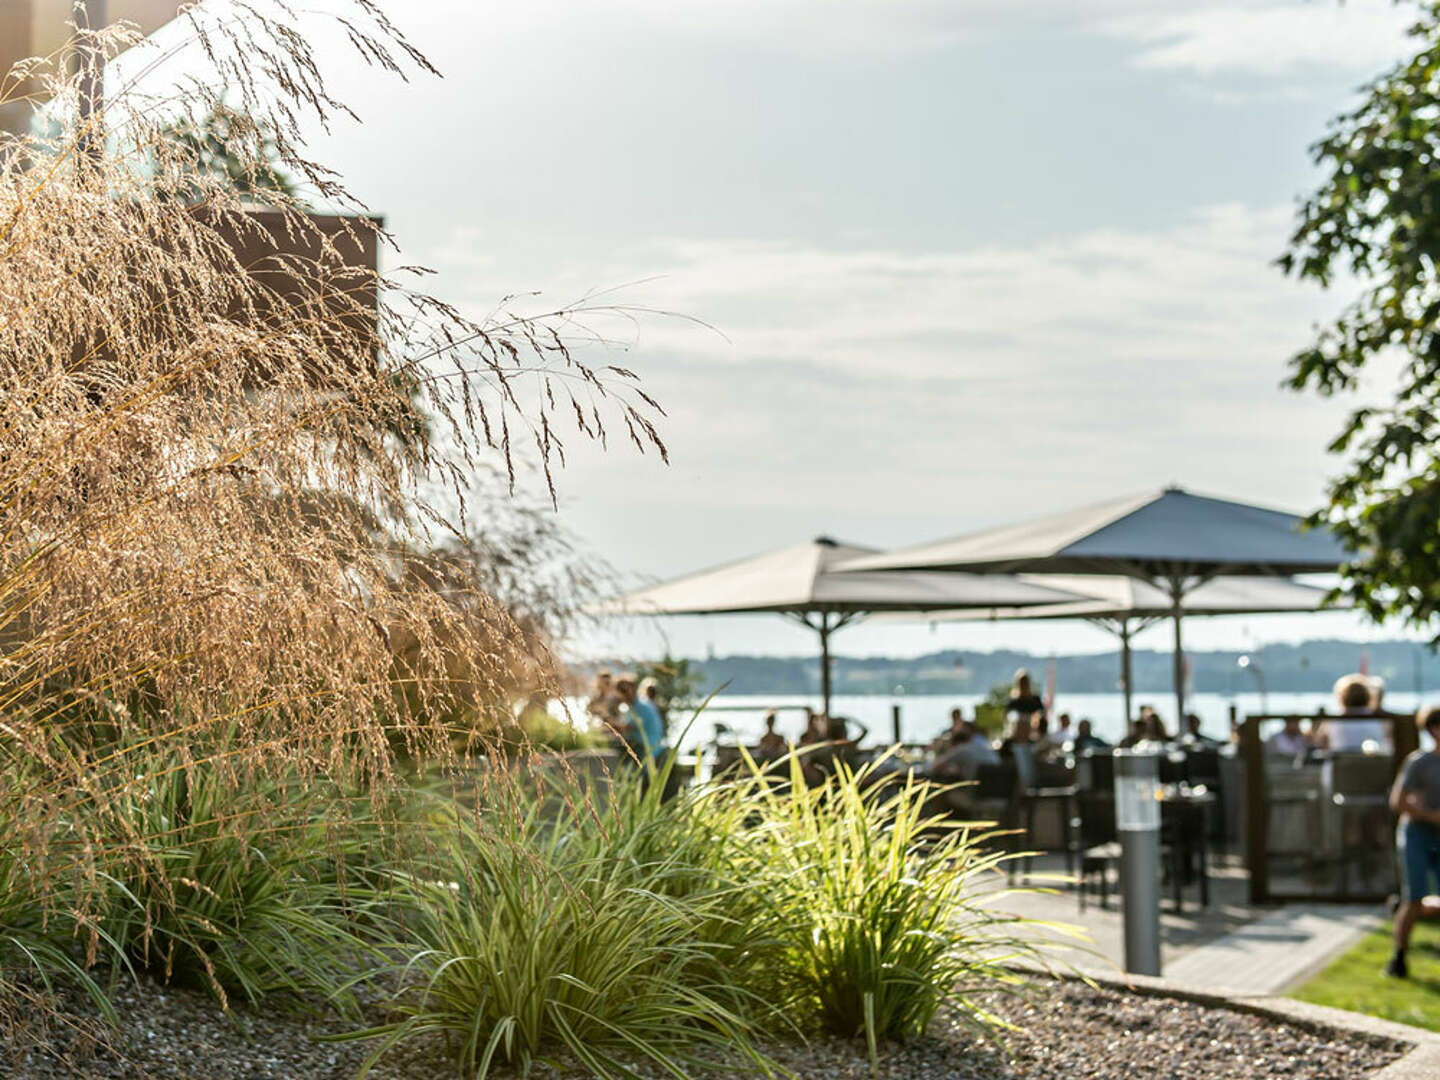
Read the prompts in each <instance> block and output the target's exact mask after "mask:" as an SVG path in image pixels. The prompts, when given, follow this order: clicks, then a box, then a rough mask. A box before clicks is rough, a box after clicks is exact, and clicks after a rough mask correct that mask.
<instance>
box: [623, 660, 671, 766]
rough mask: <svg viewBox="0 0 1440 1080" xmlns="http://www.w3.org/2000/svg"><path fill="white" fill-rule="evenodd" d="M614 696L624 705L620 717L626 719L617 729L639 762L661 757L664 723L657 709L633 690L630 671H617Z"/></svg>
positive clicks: (632, 678) (662, 755) (662, 753)
mask: <svg viewBox="0 0 1440 1080" xmlns="http://www.w3.org/2000/svg"><path fill="white" fill-rule="evenodd" d="M615 696H616V697H617V698H619V699H620V704H621V705H622V706H623V707H624V709H625V714H624V716H623V717H622V719H623V720H624V721H626V722H625V723H624V725H623V727H622V728H621V732H622V734H623V735H624V736H625V742H626V744H627V745H628V746H629V747H630V749H631V750H633V751H634V753H635V756H636V757H637V758H639V759H640V761H641V762H645V761H647V760H649V761H658V760H659V759H660V758H662V757H664V756H665V724H664V721H662V720H661V719H660V710H659V709H657V708H656V707H655V706H654V705H653V704H652V703H650V702H648V701H646V700H645V699H644V698H641V697H640V696H639V695H638V694H637V693H636V687H635V676H634V675H621V676H620V677H619V678H618V679H616V680H615Z"/></svg>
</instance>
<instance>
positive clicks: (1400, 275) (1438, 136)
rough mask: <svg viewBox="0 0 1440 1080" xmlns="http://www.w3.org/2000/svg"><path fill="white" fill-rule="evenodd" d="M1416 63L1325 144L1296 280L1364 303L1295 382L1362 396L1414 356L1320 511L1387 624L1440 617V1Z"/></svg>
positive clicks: (1290, 258)
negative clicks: (1341, 281)
mask: <svg viewBox="0 0 1440 1080" xmlns="http://www.w3.org/2000/svg"><path fill="white" fill-rule="evenodd" d="M1411 35H1412V38H1413V40H1414V42H1415V45H1416V51H1415V54H1414V55H1413V56H1412V57H1411V58H1410V59H1409V60H1407V61H1405V62H1403V63H1401V64H1399V65H1397V66H1396V67H1395V68H1393V69H1392V70H1391V71H1389V72H1387V73H1386V74H1385V75H1383V76H1381V77H1380V78H1379V79H1377V80H1376V81H1375V82H1373V83H1372V84H1370V86H1368V87H1367V88H1366V90H1365V93H1364V99H1363V101H1362V103H1361V104H1360V106H1359V107H1358V108H1357V109H1355V110H1353V111H1352V112H1349V113H1346V114H1345V115H1342V116H1340V117H1339V118H1338V119H1336V120H1335V121H1334V123H1333V124H1332V125H1331V129H1330V132H1329V133H1328V134H1327V135H1326V137H1325V138H1323V139H1322V140H1321V141H1320V142H1318V143H1316V144H1315V146H1314V147H1313V148H1312V153H1313V156H1314V159H1315V162H1316V164H1317V165H1318V166H1319V167H1320V168H1321V170H1322V171H1323V172H1324V174H1325V178H1324V181H1323V182H1322V183H1321V185H1320V186H1319V188H1318V189H1317V190H1316V191H1315V192H1314V194H1312V195H1311V196H1310V197H1309V198H1308V199H1307V200H1306V201H1305V203H1304V205H1303V207H1302V209H1301V211H1300V220H1299V223H1298V225H1297V227H1296V230H1295V233H1294V235H1293V236H1292V238H1291V241H1290V244H1289V247H1288V250H1287V251H1286V253H1285V254H1284V255H1283V256H1282V257H1281V259H1280V265H1281V267H1282V268H1283V269H1284V270H1285V271H1286V272H1287V273H1290V274H1293V275H1295V276H1297V277H1300V278H1303V279H1309V280H1313V281H1316V282H1319V283H1320V284H1322V285H1325V286H1329V285H1331V284H1332V283H1334V282H1335V281H1336V280H1337V278H1339V277H1340V276H1341V275H1342V274H1344V273H1347V272H1349V273H1353V274H1355V275H1357V276H1358V277H1360V278H1361V279H1362V281H1363V282H1364V291H1363V292H1362V294H1361V296H1360V298H1359V299H1358V300H1356V301H1355V302H1354V303H1353V304H1351V305H1350V306H1349V307H1348V308H1346V310H1345V311H1344V312H1343V313H1342V314H1341V315H1340V316H1339V318H1337V319H1336V320H1335V321H1334V322H1333V323H1331V324H1330V325H1328V326H1326V327H1324V328H1322V329H1321V330H1320V332H1319V335H1318V337H1317V339H1316V341H1315V342H1314V344H1313V345H1311V346H1310V347H1309V348H1306V349H1305V350H1303V351H1301V352H1300V353H1298V354H1297V355H1296V356H1295V357H1294V358H1293V359H1292V361H1291V371H1290V376H1289V380H1288V382H1289V385H1290V386H1291V387H1293V388H1294V389H1296V390H1304V389H1310V390H1314V391H1316V392H1318V393H1320V394H1322V395H1325V396H1331V395H1335V394H1339V393H1343V392H1346V391H1351V390H1354V389H1355V388H1356V387H1357V386H1358V384H1359V380H1360V377H1361V374H1362V372H1364V370H1365V369H1366V368H1367V367H1369V366H1370V365H1372V364H1373V363H1375V362H1376V361H1377V360H1380V359H1382V358H1385V357H1392V356H1393V357H1396V358H1398V359H1400V360H1401V361H1402V364H1401V370H1400V377H1399V386H1398V389H1397V392H1396V396H1395V400H1394V401H1393V402H1392V403H1390V404H1388V405H1384V406H1365V407H1361V408H1356V409H1354V410H1353V411H1352V412H1351V414H1350V416H1349V418H1348V420H1347V422H1346V423H1345V425H1344V427H1343V428H1342V429H1341V430H1340V432H1339V433H1338V435H1337V436H1336V437H1335V439H1334V441H1333V442H1332V443H1331V446H1330V449H1331V451H1332V452H1334V453H1336V454H1340V455H1344V456H1345V458H1346V462H1347V465H1346V470H1345V471H1344V472H1343V473H1342V474H1341V475H1340V476H1338V477H1336V478H1335V479H1334V480H1333V481H1332V482H1331V485H1330V489H1329V504H1328V506H1327V507H1326V508H1325V509H1324V510H1322V511H1321V512H1320V513H1319V514H1317V515H1316V516H1315V520H1316V521H1317V522H1323V523H1326V524H1328V525H1329V526H1330V527H1331V528H1333V529H1334V530H1335V531H1336V533H1337V534H1338V535H1339V536H1340V538H1341V539H1342V540H1343V541H1345V542H1346V543H1347V544H1348V545H1349V546H1350V547H1351V548H1352V549H1354V550H1355V551H1356V552H1357V553H1358V554H1357V555H1356V556H1355V558H1354V560H1353V561H1352V563H1351V565H1350V567H1349V573H1348V577H1347V583H1346V591H1347V592H1348V593H1349V594H1350V595H1351V596H1352V597H1353V598H1354V599H1355V600H1356V602H1357V603H1358V604H1359V605H1360V606H1361V607H1362V608H1363V610H1365V611H1366V612H1367V613H1369V614H1370V615H1371V616H1372V617H1374V618H1376V619H1381V618H1385V617H1386V616H1390V615H1398V616H1401V617H1403V618H1406V619H1408V620H1410V621H1411V622H1413V623H1415V624H1417V625H1421V624H1432V623H1433V620H1434V618H1435V616H1436V615H1437V614H1440V456H1437V453H1436V447H1437V443H1440V378H1437V375H1440V334H1437V331H1440V270H1437V258H1436V257H1437V255H1440V169H1437V168H1436V163H1437V160H1440V5H1437V4H1435V3H1433V2H1427V3H1424V4H1421V5H1420V17H1419V20H1418V21H1417V23H1416V24H1415V26H1414V27H1413V29H1412V30H1411Z"/></svg>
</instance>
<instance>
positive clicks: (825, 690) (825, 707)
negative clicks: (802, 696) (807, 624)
mask: <svg viewBox="0 0 1440 1080" xmlns="http://www.w3.org/2000/svg"><path fill="white" fill-rule="evenodd" d="M818 629H819V631H820V709H821V711H822V712H823V713H824V714H825V715H826V716H829V715H830V616H829V615H828V614H826V613H823V612H822V613H821V615H820V626H819V628H818Z"/></svg>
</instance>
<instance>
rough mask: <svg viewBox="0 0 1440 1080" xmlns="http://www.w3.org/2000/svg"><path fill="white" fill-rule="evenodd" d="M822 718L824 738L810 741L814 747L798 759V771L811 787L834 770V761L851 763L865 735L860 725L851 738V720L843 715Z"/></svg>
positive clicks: (823, 780) (818, 783)
mask: <svg viewBox="0 0 1440 1080" xmlns="http://www.w3.org/2000/svg"><path fill="white" fill-rule="evenodd" d="M822 719H823V720H824V722H825V738H824V739H823V740H822V741H820V742H816V743H812V744H811V745H812V746H813V747H814V749H813V750H809V751H807V752H806V753H805V755H804V756H803V757H801V759H800V771H801V772H802V773H803V774H804V776H805V782H806V783H807V784H809V785H811V786H812V787H815V786H818V785H820V784H823V783H824V782H825V779H826V777H828V776H829V775H830V774H831V773H833V772H834V771H835V764H836V762H841V761H843V762H845V763H847V764H851V765H853V764H854V755H855V750H856V748H857V747H858V745H859V742H860V739H862V738H864V736H865V728H864V727H860V735H859V736H857V737H856V738H853V739H852V738H851V737H850V724H851V723H853V721H850V720H846V719H845V717H843V716H831V717H822ZM856 726H857V727H858V726H860V725H856Z"/></svg>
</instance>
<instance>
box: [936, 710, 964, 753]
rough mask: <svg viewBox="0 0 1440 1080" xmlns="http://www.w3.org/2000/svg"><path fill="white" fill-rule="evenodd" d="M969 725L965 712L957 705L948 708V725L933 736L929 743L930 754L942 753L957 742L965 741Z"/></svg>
mask: <svg viewBox="0 0 1440 1080" xmlns="http://www.w3.org/2000/svg"><path fill="white" fill-rule="evenodd" d="M970 730H973V729H971V725H970V723H969V721H967V720H966V719H965V713H964V712H962V711H961V710H960V709H959V708H958V707H956V708H954V709H951V710H950V726H949V727H948V728H946V729H945V730H944V731H942V732H941V733H940V734H939V735H937V736H936V737H935V741H934V742H932V743H931V744H930V752H931V753H932V754H943V753H945V751H946V750H949V749H950V748H951V747H952V746H955V745H956V744H957V743H961V742H965V741H966V740H967V739H969V738H970V733H969V731H970Z"/></svg>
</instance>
